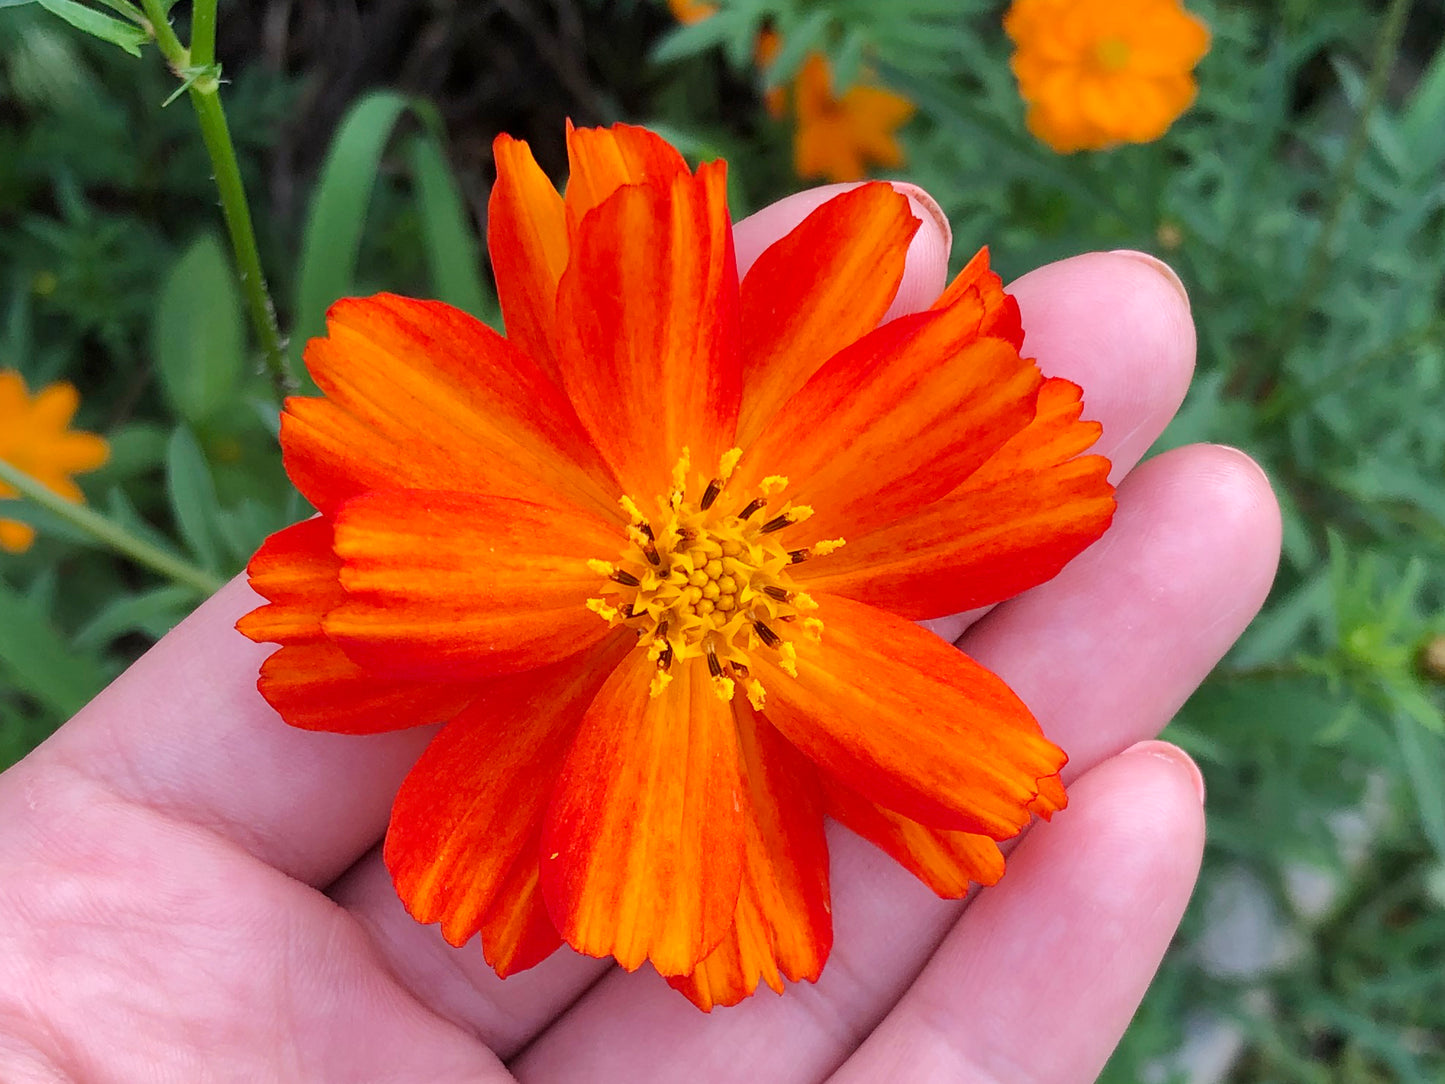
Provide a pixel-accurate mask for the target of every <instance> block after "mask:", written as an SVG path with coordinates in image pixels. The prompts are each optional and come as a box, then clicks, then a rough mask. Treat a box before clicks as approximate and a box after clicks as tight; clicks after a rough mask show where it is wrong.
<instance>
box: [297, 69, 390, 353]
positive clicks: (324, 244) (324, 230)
mask: <svg viewBox="0 0 1445 1084" xmlns="http://www.w3.org/2000/svg"><path fill="white" fill-rule="evenodd" d="M406 108H407V99H406V98H405V97H404V96H402V95H400V94H397V93H396V92H395V91H390V90H380V91H375V92H373V93H371V94H368V95H366V96H365V97H363V98H361V99H360V100H359V101H357V103H356V104H355V105H353V106H352V107H351V110H350V112H348V113H347V115H346V119H345V120H343V121H342V122H341V128H340V130H339V131H338V132H337V133H336V138H335V139H334V140H333V141H332V143H331V149H330V151H329V152H327V155H326V162H325V164H323V165H322V167H321V176H320V179H319V180H318V181H317V184H316V192H315V194H314V195H313V196H312V197H311V207H310V211H309V213H308V214H307V217H306V228H305V231H304V233H303V235H302V241H301V267H300V271H299V274H298V275H297V283H298V285H297V297H296V327H295V332H294V334H293V335H292V337H291V341H292V344H293V347H292V348H293V350H295V351H296V352H297V358H298V359H299V356H300V355H299V351H300V350H301V349H302V348H303V347H304V346H305V345H306V342H307V340H308V339H311V338H313V337H315V336H317V335H320V334H321V333H322V331H323V330H324V329H325V326H326V309H327V307H328V306H330V304H331V303H332V302H333V301H335V300H336V299H337V298H338V297H344V296H346V295H347V294H348V293H350V292H351V290H352V284H353V282H354V280H355V274H356V260H357V256H358V254H359V253H360V252H361V235H362V230H363V229H364V228H365V226H366V209H367V207H368V205H369V204H370V203H371V191H372V188H373V187H374V186H375V184H376V174H377V170H378V169H379V168H380V166H381V156H382V153H383V152H384V151H385V150H386V144H387V141H388V140H389V139H390V138H391V133H392V129H393V128H394V127H395V126H396V122H397V121H398V120H399V119H400V118H401V115H402V113H403V112H405V111H406Z"/></svg>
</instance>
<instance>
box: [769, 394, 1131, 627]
mask: <svg viewBox="0 0 1445 1084" xmlns="http://www.w3.org/2000/svg"><path fill="white" fill-rule="evenodd" d="M1079 396H1080V392H1079V389H1078V387H1077V386H1075V385H1074V384H1071V383H1069V382H1068V381H1067V380H1060V379H1057V378H1055V379H1050V380H1048V381H1046V382H1045V384H1044V387H1043V389H1042V390H1041V391H1040V392H1039V399H1038V413H1037V414H1036V415H1035V417H1034V420H1033V421H1032V422H1030V423H1029V425H1028V427H1027V428H1026V429H1024V430H1023V431H1022V432H1021V433H1019V434H1017V435H1016V436H1014V437H1013V438H1012V439H1011V440H1009V442H1008V443H1007V444H1005V445H1004V446H1003V447H1002V448H1000V449H999V450H998V451H997V452H996V453H995V454H994V455H993V456H992V457H991V458H990V459H989V460H988V462H986V463H984V464H983V466H981V467H980V468H979V469H978V470H977V471H975V472H974V473H973V474H972V475H970V476H969V477H968V479H967V480H966V481H964V482H963V484H962V485H960V486H959V487H958V488H956V489H955V490H954V491H953V492H952V493H950V494H948V495H947V496H946V497H943V498H942V499H940V500H938V501H936V502H935V503H933V504H931V505H929V506H927V507H926V508H924V509H923V510H922V511H919V512H916V513H914V514H913V515H911V516H907V517H905V518H903V519H901V520H897V521H896V522H894V523H891V524H889V525H888V526H887V527H884V528H883V529H882V530H878V531H874V532H872V533H871V534H866V535H862V536H861V537H851V538H849V539H848V544H847V545H846V546H844V547H843V548H842V549H840V550H838V551H836V552H835V553H833V554H831V555H830V556H829V557H828V558H827V559H826V560H819V561H811V562H808V563H807V564H804V565H801V566H799V568H798V570H797V573H796V575H797V578H798V580H799V582H801V583H805V584H807V586H808V589H809V590H810V591H811V590H815V591H826V592H829V593H830V594H836V595H846V596H847V597H848V598H852V599H857V600H858V601H860V602H867V603H869V604H870V605H873V606H878V607H881V608H882V609H885V610H888V611H890V612H891V613H895V614H898V615H900V616H902V617H907V618H910V619H912V620H915V621H917V620H922V619H925V618H930V617H942V616H944V615H945V614H953V613H960V612H962V611H964V610H969V609H973V608H974V607H977V606H987V605H990V604H992V603H995V602H999V601H1001V600H1003V599H1006V598H1011V597H1012V596H1014V595H1016V594H1018V593H1019V592H1020V591H1026V590H1028V589H1029V588H1030V587H1034V586H1037V585H1038V584H1040V583H1043V582H1045V581H1046V580H1049V579H1051V578H1052V577H1053V576H1054V575H1055V574H1056V573H1057V572H1058V571H1059V570H1060V569H1061V568H1063V567H1064V565H1066V564H1067V563H1068V562H1069V561H1071V560H1073V558H1074V557H1075V556H1076V555H1077V554H1078V553H1079V552H1080V551H1081V550H1083V549H1084V548H1085V547H1086V546H1088V545H1089V544H1090V543H1092V542H1093V541H1094V540H1095V539H1097V538H1098V537H1099V536H1100V535H1102V534H1103V533H1104V530H1105V529H1106V528H1107V527H1108V526H1109V523H1110V521H1111V520H1112V518H1113V514H1114V487H1113V486H1111V485H1110V484H1109V461H1108V460H1107V459H1105V458H1104V457H1103V456H1098V455H1090V456H1082V457H1080V456H1079V453H1080V452H1082V451H1083V450H1084V449H1086V448H1088V447H1089V446H1090V445H1092V444H1093V443H1094V442H1095V441H1096V440H1097V439H1098V436H1099V426H1098V424H1097V423H1095V422H1085V421H1080V420H1079V414H1080V411H1081V410H1082V404H1081V403H1080V399H1079Z"/></svg>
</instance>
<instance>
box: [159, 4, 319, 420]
mask: <svg viewBox="0 0 1445 1084" xmlns="http://www.w3.org/2000/svg"><path fill="white" fill-rule="evenodd" d="M141 4H142V6H143V7H144V8H145V13H146V18H147V20H149V22H150V29H151V33H152V34H154V35H155V39H156V45H157V46H159V48H160V51H161V55H162V56H164V57H165V58H166V62H167V63H168V64H169V65H170V67H171V71H173V72H175V74H176V76H177V78H179V79H182V80H187V81H188V82H189V85H188V87H187V91H186V93H187V94H188V95H189V96H190V99H191V105H192V106H193V107H194V108H195V111H196V119H197V120H198V121H199V122H200V126H201V139H202V140H203V141H204V142H205V144H206V152H207V153H208V154H209V155H210V157H211V170H212V172H213V173H214V174H215V177H216V188H217V190H218V191H219V193H220V196H221V213H222V214H223V215H224V217H225V219H226V231H227V232H228V233H229V234H230V238H231V251H232V252H233V253H234V255H235V258H236V271H237V274H238V276H239V278H240V280H241V293H242V296H243V297H245V299H246V308H247V310H248V312H249V313H250V316H251V326H252V328H253V329H254V330H255V332H256V339H257V341H258V342H260V344H261V351H262V353H263V354H264V356H265V359H266V368H267V370H268V371H269V372H270V374H271V380H272V383H273V384H274V385H275V388H276V394H277V397H278V398H280V397H282V396H285V395H286V394H287V393H288V392H290V391H291V390H292V388H293V387H294V386H295V384H294V381H293V380H292V379H291V374H290V372H289V371H288V368H287V363H286V347H285V343H284V342H283V341H282V338H281V330H280V328H279V327H278V326H277V324H276V309H275V307H274V306H273V305H272V304H271V295H270V293H269V292H268V291H267V289H266V276H265V274H264V273H263V272H262V270H261V253H260V250H259V249H258V248H257V247H256V231H255V229H254V227H253V226H252V224H251V208H250V205H249V204H248V203H247V202H246V189H245V186H244V185H243V184H242V183H241V166H240V163H239V162H238V161H237V160H236V148H235V145H234V144H233V143H232V142H231V130H230V127H229V126H228V125H227V124H226V113H225V110H223V109H222V108H221V97H220V90H221V83H220V79H219V78H218V77H217V75H216V73H215V72H214V71H209V70H205V69H211V68H213V66H214V63H215V52H216V0H196V4H195V8H194V10H193V13H192V19H193V24H192V49H189V50H188V49H187V48H186V47H185V46H184V45H182V44H181V40H180V38H178V37H176V33H175V31H174V30H172V29H171V26H170V24H169V23H168V22H167V21H166V17H165V12H164V11H162V10H161V5H160V0H141Z"/></svg>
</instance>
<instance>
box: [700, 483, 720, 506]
mask: <svg viewBox="0 0 1445 1084" xmlns="http://www.w3.org/2000/svg"><path fill="white" fill-rule="evenodd" d="M722 487H723V484H722V479H721V478H714V479H713V480H712V481H711V482H709V483H708V484H707V489H705V490H703V493H702V500H700V501H698V507H699V508H701V509H702V510H703V511H704V512H706V511H707V510H708V509H709V508H711V507H712V506H713V502H714V501H716V500H717V499H718V495H719V494H720V493H722Z"/></svg>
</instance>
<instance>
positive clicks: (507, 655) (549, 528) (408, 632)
mask: <svg viewBox="0 0 1445 1084" xmlns="http://www.w3.org/2000/svg"><path fill="white" fill-rule="evenodd" d="M623 541H624V539H623V536H622V532H621V531H620V530H619V529H618V528H616V527H613V526H612V525H610V524H607V523H604V522H603V521H602V520H599V519H597V518H595V517H593V516H591V515H588V514H587V513H585V512H582V511H580V510H578V509H576V508H571V507H568V506H567V505H566V504H565V503H561V502H558V503H552V504H543V503H540V502H534V501H520V500H513V499H511V498H508V497H488V496H479V495H476V494H470V493H437V492H429V491H424V490H378V491H376V492H373V493H368V494H366V495H365V496H362V497H357V498H355V499H354V500H351V501H349V502H347V504H346V506H345V507H344V508H343V509H342V510H341V514H340V515H339V516H338V517H337V520H336V552H337V554H338V555H339V556H340V558H341V560H342V567H341V573H340V575H341V584H342V586H343V587H344V588H345V589H346V594H347V601H346V602H345V603H344V604H342V605H341V606H339V607H337V608H336V609H334V610H331V611H330V612H329V613H328V614H327V616H326V619H325V621H324V622H323V625H322V627H323V629H324V631H325V633H326V635H327V637H328V638H329V639H331V640H333V641H334V642H335V643H337V644H339V645H340V646H341V647H342V648H343V650H345V651H346V653H347V654H348V655H350V656H351V658H353V659H354V660H356V661H357V662H358V663H360V664H361V665H362V666H364V667H366V668H367V669H368V670H372V671H374V672H376V673H378V674H383V675H385V676H388V677H402V678H410V679H416V680H422V679H429V680H433V681H458V680H475V679H479V678H484V677H492V676H496V675H501V674H508V673H516V672H518V671H521V670H530V669H532V668H533V667H536V666H543V665H546V664H547V663H550V662H555V661H556V660H558V659H561V658H565V657H566V656H568V655H571V654H573V653H574V652H576V651H579V650H581V649H583V648H586V647H588V646H590V645H591V644H595V643H597V642H598V641H600V640H602V639H603V638H604V636H605V635H606V634H607V624H606V622H604V621H602V620H601V619H600V618H599V617H598V616H597V615H596V614H595V613H592V612H591V611H590V610H588V609H587V606H586V599H587V597H588V596H589V595H591V594H595V593H596V592H597V590H598V589H599V587H600V586H601V584H602V583H604V582H605V581H604V580H603V577H602V576H601V575H599V574H598V573H597V572H596V571H595V570H593V569H591V568H589V567H588V564H587V562H588V559H589V558H594V557H597V556H599V555H602V556H604V557H605V556H609V555H612V554H615V553H617V552H618V551H619V550H620V549H621V547H622V545H623Z"/></svg>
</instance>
